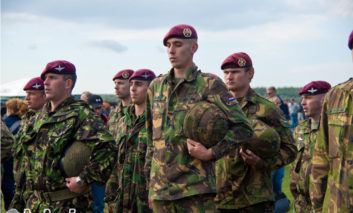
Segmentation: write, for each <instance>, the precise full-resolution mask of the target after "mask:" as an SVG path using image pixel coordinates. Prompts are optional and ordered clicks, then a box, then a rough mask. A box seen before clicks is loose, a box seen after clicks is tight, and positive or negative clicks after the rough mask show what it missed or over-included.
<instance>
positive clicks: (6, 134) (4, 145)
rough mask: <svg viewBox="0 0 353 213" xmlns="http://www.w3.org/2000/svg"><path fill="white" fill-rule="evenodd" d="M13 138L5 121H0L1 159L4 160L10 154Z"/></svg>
mask: <svg viewBox="0 0 353 213" xmlns="http://www.w3.org/2000/svg"><path fill="white" fill-rule="evenodd" d="M13 144H14V138H13V135H12V133H11V132H10V130H9V128H7V126H6V124H5V122H3V121H1V161H4V160H6V159H7V158H9V157H10V156H11V154H12V153H11V150H12V146H13Z"/></svg>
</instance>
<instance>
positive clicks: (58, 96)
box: [44, 73, 72, 101]
mask: <svg viewBox="0 0 353 213" xmlns="http://www.w3.org/2000/svg"><path fill="white" fill-rule="evenodd" d="M68 81H71V80H69V79H67V80H65V79H64V76H63V75H59V74H54V73H48V74H46V75H45V80H44V92H45V96H46V98H47V100H49V101H57V100H62V99H63V98H64V97H65V96H66V95H67V92H68V90H69V91H71V88H70V87H71V86H70V84H71V83H69V82H68ZM71 85H72V84H71Z"/></svg>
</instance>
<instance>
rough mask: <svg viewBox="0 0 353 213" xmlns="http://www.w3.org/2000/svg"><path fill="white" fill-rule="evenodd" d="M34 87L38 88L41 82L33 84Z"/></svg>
mask: <svg viewBox="0 0 353 213" xmlns="http://www.w3.org/2000/svg"><path fill="white" fill-rule="evenodd" d="M32 87H33V88H36V89H38V88H39V87H40V84H37V83H36V84H35V85H33V86H32Z"/></svg>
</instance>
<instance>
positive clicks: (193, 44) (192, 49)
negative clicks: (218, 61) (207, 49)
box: [191, 41, 199, 54]
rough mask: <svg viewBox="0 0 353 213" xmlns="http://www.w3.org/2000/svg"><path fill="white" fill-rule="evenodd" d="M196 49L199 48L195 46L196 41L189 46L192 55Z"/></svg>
mask: <svg viewBox="0 0 353 213" xmlns="http://www.w3.org/2000/svg"><path fill="white" fill-rule="evenodd" d="M198 48H199V45H198V44H197V42H196V41H195V42H193V43H192V46H191V51H192V53H193V54H194V53H195V52H196V51H197V49H198Z"/></svg>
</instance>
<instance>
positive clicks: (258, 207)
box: [218, 201, 274, 213]
mask: <svg viewBox="0 0 353 213" xmlns="http://www.w3.org/2000/svg"><path fill="white" fill-rule="evenodd" d="M273 208H274V202H272V201H269V202H261V203H257V204H254V205H251V206H248V207H245V208H242V209H218V213H272V212H273V210H274V209H273Z"/></svg>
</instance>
